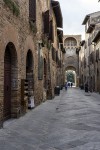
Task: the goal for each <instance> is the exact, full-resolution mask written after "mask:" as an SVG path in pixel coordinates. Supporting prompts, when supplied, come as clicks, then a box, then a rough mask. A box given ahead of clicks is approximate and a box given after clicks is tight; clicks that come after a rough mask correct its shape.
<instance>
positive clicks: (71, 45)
mask: <svg viewBox="0 0 100 150" xmlns="http://www.w3.org/2000/svg"><path fill="white" fill-rule="evenodd" d="M63 41H64V48H65V50H66V54H65V62H64V63H65V64H64V67H65V71H67V70H73V71H75V85H76V86H79V48H80V41H81V35H64V39H63Z"/></svg>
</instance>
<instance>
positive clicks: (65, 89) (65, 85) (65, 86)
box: [65, 82, 67, 90]
mask: <svg viewBox="0 0 100 150" xmlns="http://www.w3.org/2000/svg"><path fill="white" fill-rule="evenodd" d="M65 90H67V82H66V83H65Z"/></svg>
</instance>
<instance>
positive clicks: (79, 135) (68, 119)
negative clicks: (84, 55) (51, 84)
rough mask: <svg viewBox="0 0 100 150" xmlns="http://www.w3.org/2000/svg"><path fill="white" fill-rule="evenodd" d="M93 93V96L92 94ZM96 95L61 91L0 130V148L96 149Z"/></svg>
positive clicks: (99, 128) (99, 131)
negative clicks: (58, 94)
mask: <svg viewBox="0 0 100 150" xmlns="http://www.w3.org/2000/svg"><path fill="white" fill-rule="evenodd" d="M92 95H93V96H92ZM99 100H100V95H96V93H95V94H91V96H86V95H85V93H84V92H83V91H81V90H79V89H76V88H69V89H68V91H67V92H66V91H65V90H63V91H61V94H60V96H56V97H55V98H54V99H53V100H48V101H46V102H45V103H43V104H41V105H40V106H38V107H36V108H35V109H33V110H32V111H29V112H28V113H27V114H26V115H25V116H23V117H21V118H19V119H13V120H8V121H7V122H5V123H4V128H3V129H1V130H0V149H2V150H28V149H29V150H67V149H68V150H100V121H99V118H100V105H98V103H99Z"/></svg>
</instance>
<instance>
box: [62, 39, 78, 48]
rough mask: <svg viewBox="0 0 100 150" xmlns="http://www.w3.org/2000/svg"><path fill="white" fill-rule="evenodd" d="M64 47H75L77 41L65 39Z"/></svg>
mask: <svg viewBox="0 0 100 150" xmlns="http://www.w3.org/2000/svg"><path fill="white" fill-rule="evenodd" d="M64 45H65V46H69V47H70V46H77V41H76V39H75V38H73V37H68V38H66V39H65V42H64Z"/></svg>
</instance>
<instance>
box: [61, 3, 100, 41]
mask: <svg viewBox="0 0 100 150" xmlns="http://www.w3.org/2000/svg"><path fill="white" fill-rule="evenodd" d="M58 1H59V2H60V5H61V10H62V15H63V24H64V34H82V39H84V31H85V27H84V26H83V25H82V22H83V20H84V18H85V16H86V15H87V14H90V13H93V12H96V11H100V2H99V3H98V0H58Z"/></svg>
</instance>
